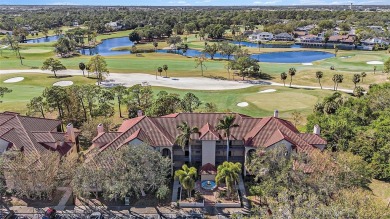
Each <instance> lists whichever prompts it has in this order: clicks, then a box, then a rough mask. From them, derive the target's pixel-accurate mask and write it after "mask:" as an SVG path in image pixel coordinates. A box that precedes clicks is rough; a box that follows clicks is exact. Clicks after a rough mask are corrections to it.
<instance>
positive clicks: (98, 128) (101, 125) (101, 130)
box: [97, 123, 104, 134]
mask: <svg viewBox="0 0 390 219" xmlns="http://www.w3.org/2000/svg"><path fill="white" fill-rule="evenodd" d="M103 132H104V126H103V124H102V123H100V124H99V125H98V126H97V133H98V134H100V133H103Z"/></svg>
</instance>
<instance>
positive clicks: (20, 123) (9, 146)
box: [0, 112, 79, 156]
mask: <svg viewBox="0 0 390 219" xmlns="http://www.w3.org/2000/svg"><path fill="white" fill-rule="evenodd" d="M66 129H67V130H66V132H61V131H60V130H61V121H60V120H55V119H45V118H36V117H29V116H22V115H20V114H18V113H14V112H3V113H0V154H2V153H4V152H5V151H7V150H17V151H21V152H23V153H25V154H30V153H36V154H39V153H41V152H43V151H46V150H50V151H57V152H58V153H60V154H61V155H62V156H69V155H71V154H77V153H78V134H79V133H78V132H75V130H74V128H73V125H72V124H68V125H67V127H66Z"/></svg>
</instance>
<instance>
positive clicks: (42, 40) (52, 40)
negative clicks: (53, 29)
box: [26, 35, 60, 43]
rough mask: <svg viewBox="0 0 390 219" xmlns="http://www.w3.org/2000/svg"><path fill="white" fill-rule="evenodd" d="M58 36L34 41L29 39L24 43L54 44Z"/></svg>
mask: <svg viewBox="0 0 390 219" xmlns="http://www.w3.org/2000/svg"><path fill="white" fill-rule="evenodd" d="M58 38H60V36H57V35H55V36H48V37H40V38H36V39H29V40H26V43H49V42H54V41H57V40H58Z"/></svg>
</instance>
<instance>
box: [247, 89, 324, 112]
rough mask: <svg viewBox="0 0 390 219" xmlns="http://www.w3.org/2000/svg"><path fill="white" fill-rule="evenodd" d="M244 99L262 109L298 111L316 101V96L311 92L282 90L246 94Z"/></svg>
mask: <svg viewBox="0 0 390 219" xmlns="http://www.w3.org/2000/svg"><path fill="white" fill-rule="evenodd" d="M245 100H246V101H248V102H250V103H252V104H254V105H255V106H257V107H258V108H260V109H264V110H272V109H278V110H279V111H292V110H298V111H299V110H303V109H308V108H312V107H313V105H314V104H315V103H317V101H318V98H317V97H316V96H314V95H311V94H305V93H299V92H291V91H289V90H284V91H277V92H274V93H261V94H260V93H255V94H251V95H248V96H246V97H245Z"/></svg>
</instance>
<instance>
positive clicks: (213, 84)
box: [0, 69, 253, 90]
mask: <svg viewBox="0 0 390 219" xmlns="http://www.w3.org/2000/svg"><path fill="white" fill-rule="evenodd" d="M17 73H44V74H53V73H52V72H51V71H42V70H38V69H37V70H0V75H1V74H17ZM57 75H79V76H81V75H82V72H81V71H80V70H64V71H61V72H59V73H57ZM106 80H110V81H112V82H113V83H117V84H123V85H124V86H126V87H130V86H133V85H135V84H142V83H144V82H146V84H148V85H151V86H162V87H171V88H177V89H188V90H233V89H241V88H247V87H251V86H253V84H250V83H240V82H237V81H228V80H216V79H211V78H202V77H175V78H163V77H160V76H158V77H157V79H156V76H155V75H150V74H144V73H110V75H109V76H108V77H107V78H106Z"/></svg>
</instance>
